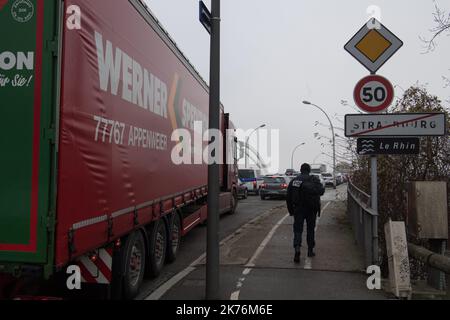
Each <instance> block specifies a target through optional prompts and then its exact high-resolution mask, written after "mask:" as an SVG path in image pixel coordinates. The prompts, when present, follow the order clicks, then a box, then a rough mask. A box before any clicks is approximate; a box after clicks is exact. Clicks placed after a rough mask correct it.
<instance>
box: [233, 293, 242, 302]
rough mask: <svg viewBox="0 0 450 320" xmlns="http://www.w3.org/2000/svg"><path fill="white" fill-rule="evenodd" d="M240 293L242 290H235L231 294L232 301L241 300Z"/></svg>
mask: <svg viewBox="0 0 450 320" xmlns="http://www.w3.org/2000/svg"><path fill="white" fill-rule="evenodd" d="M240 293H241V292H240V291H235V292H233V293H232V294H231V298H230V300H231V301H237V300H239V294H240Z"/></svg>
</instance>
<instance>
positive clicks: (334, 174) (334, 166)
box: [303, 101, 337, 189]
mask: <svg viewBox="0 0 450 320" xmlns="http://www.w3.org/2000/svg"><path fill="white" fill-rule="evenodd" d="M303 104H305V105H307V106H313V107H316V108H317V109H319V110H320V111H322V112H323V113H324V114H325V116H326V117H327V119H328V121H329V122H330V126H331V132H332V135H333V179H334V188H335V189H336V187H337V186H336V135H335V133H334V126H333V122H331V119H330V117H329V116H328V114H327V113H326V112H325V110H323V109H322V108H321V107H319V106H318V105H316V104H313V103H311V102H309V101H303Z"/></svg>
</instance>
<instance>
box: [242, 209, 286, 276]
mask: <svg viewBox="0 0 450 320" xmlns="http://www.w3.org/2000/svg"><path fill="white" fill-rule="evenodd" d="M288 217H289V214H286V215H285V216H284V217H283V218H282V219H281V220H280V221H278V223H277V224H276V225H275V226H274V227H273V228H272V230H270V232H269V234H268V235H267V237H266V238H265V239H264V240H263V242H261V244H260V245H259V247H258V249H257V250H256V252H255V254H254V255H253V256H252V258H251V259H250V261H249V262H248V263H247V265H246V267H247V268H253V267H254V266H255V261H256V259H258V257H259V256H260V254H261V253H262V252H263V250H264V249H265V248H266V246H267V244H268V243H269V241H270V240H272V238H273V235H274V234H275V232H276V231H277V230H278V228H279V227H280V226H281V225H282V224H283V222H284V220H286V219H287V218H288Z"/></svg>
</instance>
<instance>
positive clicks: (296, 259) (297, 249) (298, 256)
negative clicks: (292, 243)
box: [294, 247, 300, 263]
mask: <svg viewBox="0 0 450 320" xmlns="http://www.w3.org/2000/svg"><path fill="white" fill-rule="evenodd" d="M294 262H295V263H300V247H295V256H294Z"/></svg>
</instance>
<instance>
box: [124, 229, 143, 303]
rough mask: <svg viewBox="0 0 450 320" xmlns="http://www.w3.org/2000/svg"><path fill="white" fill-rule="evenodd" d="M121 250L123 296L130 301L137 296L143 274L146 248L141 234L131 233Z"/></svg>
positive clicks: (138, 232) (137, 232)
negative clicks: (122, 258) (122, 253)
mask: <svg viewBox="0 0 450 320" xmlns="http://www.w3.org/2000/svg"><path fill="white" fill-rule="evenodd" d="M123 250H124V253H125V254H124V255H122V257H124V261H123V263H124V276H123V286H122V288H123V295H124V298H125V299H126V300H131V299H133V298H134V297H136V296H137V294H138V292H139V288H140V287H141V284H142V281H143V279H144V273H145V256H146V254H145V253H146V247H145V240H144V237H143V235H142V232H140V231H136V232H133V233H132V234H131V235H130V236H129V237H128V238H127V240H126V243H125V246H124V247H123Z"/></svg>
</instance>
